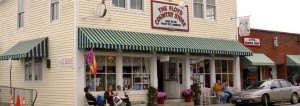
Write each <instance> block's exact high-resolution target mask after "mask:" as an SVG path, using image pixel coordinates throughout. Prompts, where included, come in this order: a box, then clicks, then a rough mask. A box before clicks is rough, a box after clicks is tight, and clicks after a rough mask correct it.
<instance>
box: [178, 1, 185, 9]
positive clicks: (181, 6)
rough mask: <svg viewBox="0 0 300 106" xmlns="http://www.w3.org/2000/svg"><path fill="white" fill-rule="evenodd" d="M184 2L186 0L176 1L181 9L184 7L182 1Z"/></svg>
mask: <svg viewBox="0 0 300 106" xmlns="http://www.w3.org/2000/svg"><path fill="white" fill-rule="evenodd" d="M185 2H186V0H184V1H182V2H180V3H178V6H179V7H180V8H181V9H183V8H184V6H185V5H184V3H185Z"/></svg>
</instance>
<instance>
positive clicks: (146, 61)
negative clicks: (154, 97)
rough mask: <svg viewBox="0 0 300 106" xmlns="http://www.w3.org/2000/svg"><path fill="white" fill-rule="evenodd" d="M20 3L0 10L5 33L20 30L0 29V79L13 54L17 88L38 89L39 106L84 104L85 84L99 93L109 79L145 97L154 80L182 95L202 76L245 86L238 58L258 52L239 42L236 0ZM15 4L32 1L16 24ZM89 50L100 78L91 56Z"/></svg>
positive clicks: (135, 97)
mask: <svg viewBox="0 0 300 106" xmlns="http://www.w3.org/2000/svg"><path fill="white" fill-rule="evenodd" d="M20 1H21V0H20ZM20 1H6V2H4V3H2V4H1V5H0V16H1V17H2V16H7V17H4V18H3V19H7V22H10V23H6V22H4V21H0V22H1V23H0V24H1V25H7V26H0V30H1V32H3V33H6V34H7V33H10V34H12V35H15V36H16V37H9V36H5V35H3V34H0V35H1V39H0V41H1V43H0V48H3V49H0V52H1V53H0V54H1V55H0V59H1V60H3V61H1V63H0V70H1V71H0V72H3V73H1V74H0V83H1V84H4V85H9V81H8V80H7V79H8V78H7V76H8V75H9V73H8V72H6V71H5V70H6V69H5V67H6V65H7V61H6V60H8V59H10V58H11V59H14V60H15V61H13V62H12V63H13V69H14V72H15V73H14V74H13V76H12V78H13V79H14V80H13V86H17V87H22V88H32V89H37V90H38V91H39V97H40V98H39V99H38V100H37V102H36V105H45V104H49V105H50V104H55V105H57V106H66V105H68V106H82V105H83V104H85V103H86V102H85V97H84V92H83V88H84V87H85V86H89V87H90V88H91V89H92V93H93V94H95V95H97V94H99V95H103V93H104V91H105V90H107V86H108V85H113V88H114V90H115V89H116V86H117V85H120V86H122V87H124V89H125V90H127V89H133V91H131V92H130V93H129V96H130V99H131V100H132V101H147V97H146V93H147V88H148V87H149V86H150V85H152V86H154V87H157V88H158V89H159V91H164V92H167V94H168V98H181V93H180V92H181V90H183V89H186V88H190V85H191V84H193V83H196V82H198V83H200V85H201V86H203V87H212V86H213V84H214V83H215V82H216V80H217V79H218V80H228V81H229V82H230V86H232V87H237V88H240V86H241V82H240V81H241V80H240V77H239V76H240V75H241V73H240V57H244V56H251V55H252V52H251V51H250V50H249V49H248V48H246V47H244V46H243V45H242V44H241V43H240V42H238V40H237V36H236V20H231V18H234V17H236V1H235V0H229V1H228V0H226V1H217V0H199V1H186V2H185V6H183V7H180V6H178V3H179V2H180V0H172V1H165V0H157V1H154V0H109V1H107V0H106V1H105V2H103V3H104V4H105V5H106V9H107V10H106V11H104V10H102V9H103V8H102V7H101V5H99V1H97V0H88V1H87V0H74V1H63V0H51V1H47V2H46V1H39V2H38V3H41V4H45V3H49V4H51V8H50V7H49V8H48V7H47V6H43V5H35V4H36V3H34V2H32V1H26V3H25V4H24V2H20ZM19 2H20V3H19ZM17 4H18V6H19V5H21V4H23V6H22V5H21V6H20V8H22V7H26V10H24V9H23V10H22V9H21V10H22V11H21V10H20V14H22V13H23V15H24V13H25V17H26V18H25V21H24V19H23V21H24V22H21V21H22V19H20V20H21V21H20V22H21V23H22V24H24V25H19V23H18V25H19V26H18V27H21V28H18V29H17V30H16V29H15V23H14V22H16V20H9V19H12V18H10V17H14V16H15V15H7V14H9V12H8V10H17V7H16V6H12V5H17ZM71 4H73V5H71ZM32 5H35V6H32ZM33 7H35V8H33ZM58 7H59V9H58ZM100 7H101V8H100ZM223 10H227V11H223ZM49 11H51V13H50V16H49V14H46V13H49ZM27 13H28V14H27ZM37 14H43V15H42V16H39V15H37ZM49 17H50V18H49ZM48 19H49V20H50V22H49V20H48ZM36 21H38V22H39V23H36ZM18 22H19V21H18ZM12 26H14V27H12ZM24 36H26V37H25V38H26V39H25V38H24ZM8 39H10V41H8ZM46 42H47V43H46ZM91 49H93V50H94V51H95V57H96V63H97V65H98V70H97V73H96V76H93V75H91V72H90V70H89V68H88V67H87V64H86V62H85V58H86V55H87V54H88V53H89V51H90V50H91ZM33 60H34V61H33ZM54 92H56V93H57V94H59V95H56V94H55V93H54ZM62 101H63V102H62Z"/></svg>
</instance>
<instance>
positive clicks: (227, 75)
mask: <svg viewBox="0 0 300 106" xmlns="http://www.w3.org/2000/svg"><path fill="white" fill-rule="evenodd" d="M215 62H216V78H217V80H221V81H224V80H226V81H228V82H229V86H231V87H233V77H234V76H233V60H216V61H215Z"/></svg>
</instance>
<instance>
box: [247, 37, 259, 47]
mask: <svg viewBox="0 0 300 106" xmlns="http://www.w3.org/2000/svg"><path fill="white" fill-rule="evenodd" d="M244 45H248V46H260V39H257V38H244Z"/></svg>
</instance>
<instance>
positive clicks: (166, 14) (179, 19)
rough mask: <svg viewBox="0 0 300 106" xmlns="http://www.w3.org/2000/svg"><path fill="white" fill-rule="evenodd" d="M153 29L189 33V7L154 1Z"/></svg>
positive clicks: (152, 11)
mask: <svg viewBox="0 0 300 106" xmlns="http://www.w3.org/2000/svg"><path fill="white" fill-rule="evenodd" d="M151 7H152V9H151V16H152V17H151V21H152V23H151V24H152V28H156V29H167V30H180V31H189V16H188V6H184V7H183V8H181V7H179V6H178V4H172V3H165V2H159V1H152V5H151Z"/></svg>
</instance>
